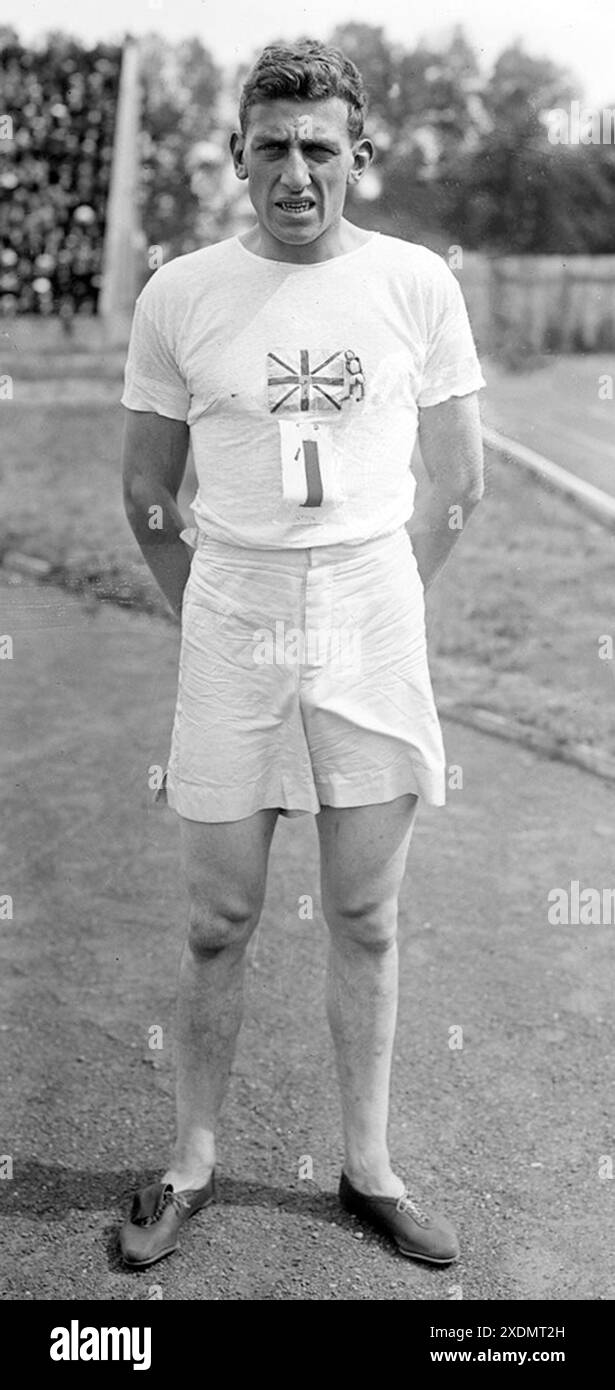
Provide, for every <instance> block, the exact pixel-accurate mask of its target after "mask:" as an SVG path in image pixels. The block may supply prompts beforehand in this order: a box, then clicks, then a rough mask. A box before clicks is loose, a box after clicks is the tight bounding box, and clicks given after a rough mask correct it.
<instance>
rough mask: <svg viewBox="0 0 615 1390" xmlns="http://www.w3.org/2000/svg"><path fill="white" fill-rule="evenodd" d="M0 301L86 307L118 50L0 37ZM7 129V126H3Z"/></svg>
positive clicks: (23, 309)
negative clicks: (4, 134)
mask: <svg viewBox="0 0 615 1390" xmlns="http://www.w3.org/2000/svg"><path fill="white" fill-rule="evenodd" d="M0 37H1V38H2V42H1V43H0V94H1V97H0V99H1V106H2V112H3V113H5V119H6V116H8V118H9V119H10V121H11V123H12V131H11V134H12V138H4V139H2V140H0V195H1V196H0V302H1V305H2V309H3V311H4V313H5V314H9V313H13V312H20V313H42V314H49V313H60V314H61V315H64V316H66V317H67V318H68V317H70V316H71V315H73V314H75V313H94V312H95V310H96V306H97V300H98V294H99V290H100V284H101V272H102V252H103V239H104V231H105V216H106V206H107V195H108V190H109V178H110V172H111V162H112V155H113V130H114V124H115V113H116V106H117V94H118V84H119V72H120V61H121V49H120V48H119V47H118V46H111V45H107V44H97V45H96V46H95V47H94V48H90V49H86V48H83V46H82V45H80V44H77V43H74V42H72V41H71V40H69V39H64V38H63V37H61V36H56V37H54V38H51V39H50V40H49V41H48V42H47V43H46V44H45V45H44V47H41V48H40V49H31V48H27V47H24V46H22V45H21V44H20V43H19V42H18V40H17V38H16V36H11V35H10V34H8V35H7V34H6V32H5V34H4V35H2V36H0ZM9 130H10V127H9Z"/></svg>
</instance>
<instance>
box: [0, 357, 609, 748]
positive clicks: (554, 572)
mask: <svg viewBox="0 0 615 1390" xmlns="http://www.w3.org/2000/svg"><path fill="white" fill-rule="evenodd" d="M31 365H32V364H31V362H30V369H31ZM13 369H14V370H15V373H16V381H15V399H14V400H13V401H4V402H2V403H1V408H0V436H1V442H0V449H1V452H2V458H3V476H2V480H1V483H0V556H1V555H3V554H4V553H5V552H6V551H7V550H11V549H19V550H21V551H25V552H27V553H30V554H32V555H37V556H41V557H44V558H46V559H48V560H49V561H50V562H51V564H52V566H53V571H52V575H51V578H52V579H54V580H56V581H58V582H61V583H63V584H65V585H67V586H68V587H69V588H72V589H74V590H77V591H81V592H90V593H93V594H95V595H96V596H97V597H99V598H106V599H111V600H115V601H118V602H122V603H125V604H132V605H135V606H138V607H140V608H143V609H146V610H148V611H151V612H156V613H160V614H161V615H165V616H168V609H167V607H166V604H165V602H164V600H163V598H162V596H161V595H160V593H159V591H158V588H157V586H156V584H155V583H154V581H153V579H152V578H151V576H150V575H149V572H148V571H147V568H146V566H145V565H144V563H143V561H142V560H141V557H140V554H139V551H138V549H137V546H136V543H135V542H134V540H133V538H132V534H131V532H130V529H129V527H128V524H127V521H126V519H125V516H124V511H123V506H122V497H121V485H120V473H119V456H120V440H121V428H122V418H121V417H122V412H121V409H120V408H119V406H118V404H117V402H118V400H119V394H120V382H119V380H118V379H117V376H116V375H115V374H114V373H113V372H112V373H111V374H110V376H109V379H108V382H107V392H106V399H102V400H101V399H99V398H98V395H99V393H94V392H92V398H91V399H90V398H89V392H88V382H87V380H86V379H84V378H83V377H80V379H79V381H78V382H77V381H76V382H75V389H74V392H73V393H72V394H71V395H70V398H69V400H68V401H67V400H66V399H65V397H66V396H67V394H69V393H68V391H67V385H66V381H62V383H61V384H62V386H63V390H62V397H63V399H58V398H57V395H58V381H57V380H56V381H54V380H52V379H48V381H47V384H46V386H44V385H43V383H42V382H41V381H40V379H39V381H38V382H37V383H35V384H32V385H29V384H28V381H29V378H28V363H27V361H26V360H24V361H23V365H22V367H21V374H20V376H19V377H17V368H15V367H14V368H13ZM7 370H11V368H10V367H7V366H6V365H4V366H3V365H2V363H0V373H1V372H2V371H7ZM102 376H103V377H104V371H103V372H102ZM60 379H61V377H60ZM30 380H31V378H30ZM98 381H99V384H100V381H101V377H100V376H99V378H98ZM488 464H489V467H488V486H487V493H486V496H485V499H484V500H483V502H482V504H481V506H480V507H479V509H478V510H477V512H476V513H475V515H474V517H473V518H472V521H471V523H470V525H469V526H468V529H467V532H466V534H465V535H463V536H462V538H461V539H460V541H459V543H458V546H457V548H456V550H455V552H454V553H453V556H452V557H451V560H450V561H449V564H448V566H447V568H446V569H445V571H444V573H443V574H442V576H441V577H440V579H439V580H438V581H437V583H436V584H435V585H434V587H433V590H432V591H430V594H429V596H428V627H429V639H430V652H431V669H432V676H433V681H434V688H435V690H436V695H437V697H438V698H439V699H442V700H447V701H453V700H457V701H462V702H469V703H472V704H475V705H480V706H481V707H482V708H486V709H488V710H491V711H494V712H496V713H500V714H503V715H506V716H507V717H509V718H513V719H515V720H517V721H520V722H522V723H525V724H528V725H531V726H532V727H534V728H537V729H540V730H544V731H545V732H547V733H548V734H549V735H551V736H555V737H556V738H558V739H560V740H561V741H562V742H566V741H568V740H572V741H577V742H582V743H587V744H593V745H594V746H596V747H598V748H602V749H603V750H604V751H607V752H610V753H612V752H613V751H614V750H615V699H614V696H615V678H614V672H615V661H604V660H601V659H600V656H599V641H600V638H601V636H603V635H605V634H611V635H613V636H614V637H615V622H614V619H613V611H612V585H611V584H610V583H609V582H608V578H607V577H608V576H609V575H612V562H613V548H614V544H615V538H614V537H613V535H612V534H611V533H609V532H608V531H606V530H605V529H604V528H602V527H601V526H600V525H599V524H598V523H596V522H594V521H592V520H591V519H589V518H588V517H586V516H584V515H583V514H582V513H581V512H579V511H578V510H577V508H576V507H575V505H574V504H573V503H571V502H569V501H567V500H565V499H563V498H561V497H559V496H558V495H556V494H553V493H550V492H546V491H544V490H543V489H542V488H541V487H540V486H539V485H538V484H537V483H535V482H533V481H532V480H531V479H529V478H528V477H527V476H526V475H524V474H522V473H521V472H520V471H518V470H517V469H516V468H515V467H514V466H513V465H512V464H503V463H501V462H500V461H499V460H498V459H497V458H495V457H492V458H490V459H489V460H488ZM194 489H195V482H194V475H193V473H192V471H191V469H190V470H189V471H188V474H187V477H186V480H185V482H184V485H183V487H182V492H181V495H180V505H181V506H182V510H183V511H184V514H185V515H186V517H187V518H188V512H187V507H188V504H189V502H190V500H191V498H192V495H193V493H194Z"/></svg>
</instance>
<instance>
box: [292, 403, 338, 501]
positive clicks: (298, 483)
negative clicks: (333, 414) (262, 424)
mask: <svg viewBox="0 0 615 1390" xmlns="http://www.w3.org/2000/svg"><path fill="white" fill-rule="evenodd" d="M278 427H279V431H280V454H281V460H282V495H283V497H284V501H285V502H289V503H291V504H293V505H294V506H296V507H297V506H298V507H306V508H319V509H321V510H323V509H324V510H325V511H326V510H327V509H328V508H330V507H332V506H335V505H336V503H338V502H341V501H342V496H343V494H342V489H341V484H340V479H339V473H338V470H337V468H336V464H335V458H334V451H333V445H332V441H331V433H330V430H329V427H328V426H327V425H326V424H323V423H322V421H320V420H309V419H308V420H306V419H305V418H304V419H303V420H302V419H300V418H299V419H295V420H288V419H287V420H278Z"/></svg>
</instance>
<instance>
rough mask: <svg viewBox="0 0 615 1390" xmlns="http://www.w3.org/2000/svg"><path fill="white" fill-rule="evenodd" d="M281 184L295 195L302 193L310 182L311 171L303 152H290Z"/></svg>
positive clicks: (285, 162)
mask: <svg viewBox="0 0 615 1390" xmlns="http://www.w3.org/2000/svg"><path fill="white" fill-rule="evenodd" d="M281 182H282V183H283V184H284V187H285V188H288V189H289V190H292V192H293V193H301V192H302V191H303V189H304V188H306V187H307V185H308V183H309V182H310V171H309V168H308V165H307V163H306V161H305V159H304V157H303V155H302V153H301V150H290V151H289V153H288V155H287V158H286V159H285V161H284V168H283V170H282V174H281Z"/></svg>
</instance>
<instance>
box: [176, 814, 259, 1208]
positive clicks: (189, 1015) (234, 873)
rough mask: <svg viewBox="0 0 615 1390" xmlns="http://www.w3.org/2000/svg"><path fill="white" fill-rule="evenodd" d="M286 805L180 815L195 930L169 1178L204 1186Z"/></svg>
mask: <svg viewBox="0 0 615 1390" xmlns="http://www.w3.org/2000/svg"><path fill="white" fill-rule="evenodd" d="M277 815H278V813H277V811H275V810H268V811H258V812H257V813H256V815H253V816H249V817H247V818H246V819H245V820H240V821H231V822H226V823H216V824H203V823H201V822H197V821H189V820H185V819H183V818H182V820H181V847H182V866H183V872H184V876H185V880H186V883H187V887H188V893H189V898H190V916H189V932H188V940H187V942H186V945H185V948H184V952H183V955H182V959H181V965H180V971H179V988H178V1003H177V1028H176V1059H177V1142H176V1145H175V1150H174V1155H173V1160H172V1163H171V1166H170V1168H169V1169H168V1171H167V1172H166V1174H165V1175H164V1179H163V1181H164V1182H165V1183H167V1182H169V1183H172V1185H173V1187H174V1188H175V1189H176V1191H181V1190H183V1189H186V1188H195V1187H203V1186H204V1185H205V1184H206V1183H207V1182H208V1180H209V1177H210V1174H211V1171H212V1168H213V1166H214V1163H215V1137H214V1132H215V1126H216V1120H217V1118H218V1114H219V1111H220V1107H221V1105H222V1101H223V1099H224V1096H225V1093H226V1088H227V1085H228V1081H229V1076H230V1071H231V1066H232V1063H233V1057H234V1055H235V1046H236V1042H237V1036H238V1033H239V1029H240V1027H241V1021H242V1013H243V977H244V967H245V949H246V946H247V943H248V941H249V939H250V936H251V934H252V932H253V931H254V928H255V927H256V925H257V923H258V920H259V917H260V914H261V909H262V905H263V900H264V896H265V886H266V880H267V861H268V857H269V849H270V845H271V840H272V836H273V832H274V829H275V823H276V820H277Z"/></svg>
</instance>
